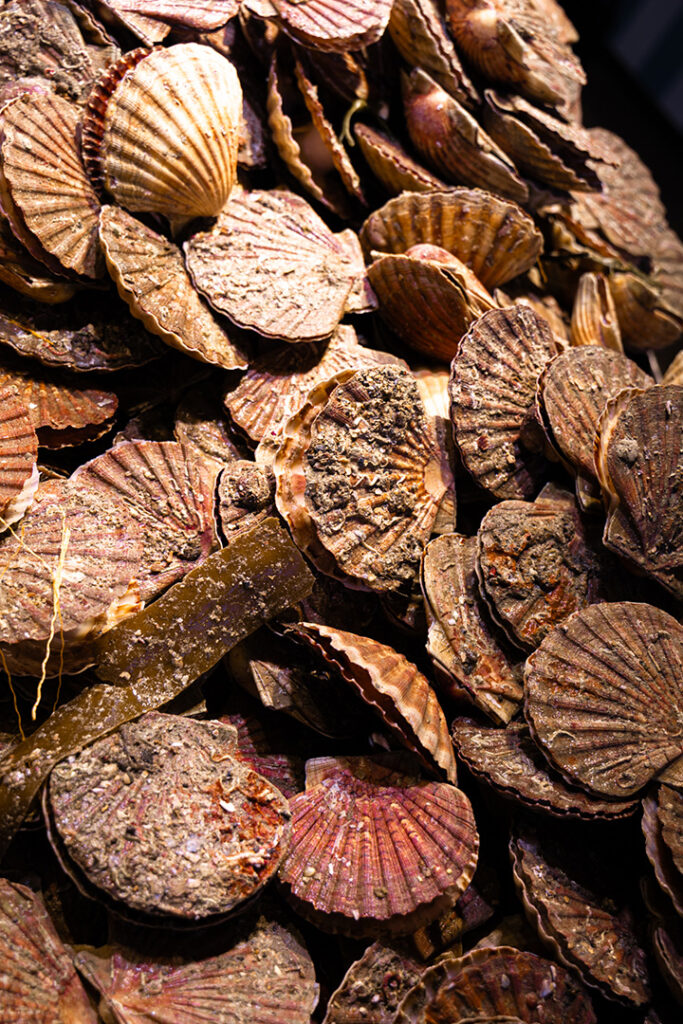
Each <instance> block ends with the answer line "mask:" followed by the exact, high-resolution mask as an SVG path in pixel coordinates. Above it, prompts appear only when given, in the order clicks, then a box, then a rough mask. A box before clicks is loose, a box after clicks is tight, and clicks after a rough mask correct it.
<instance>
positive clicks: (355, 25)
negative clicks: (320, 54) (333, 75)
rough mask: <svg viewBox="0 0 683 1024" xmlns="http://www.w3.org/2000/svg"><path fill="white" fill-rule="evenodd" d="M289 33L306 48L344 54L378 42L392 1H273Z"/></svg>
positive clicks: (280, 19)
mask: <svg viewBox="0 0 683 1024" xmlns="http://www.w3.org/2000/svg"><path fill="white" fill-rule="evenodd" d="M272 5H273V7H274V8H275V10H276V12H277V16H278V20H279V23H280V25H281V26H282V28H283V29H284V30H285V32H286V33H287V34H288V35H290V36H291V37H292V38H293V39H296V40H297V42H300V43H303V44H304V46H310V47H313V48H314V49H316V50H332V51H334V52H337V53H344V52H346V51H347V50H358V49H360V48H361V47H363V46H369V45H370V44H371V43H376V42H377V40H378V39H379V38H380V36H381V35H382V33H383V32H384V30H385V28H386V27H387V22H388V21H389V15H390V14H391V5H392V0H272Z"/></svg>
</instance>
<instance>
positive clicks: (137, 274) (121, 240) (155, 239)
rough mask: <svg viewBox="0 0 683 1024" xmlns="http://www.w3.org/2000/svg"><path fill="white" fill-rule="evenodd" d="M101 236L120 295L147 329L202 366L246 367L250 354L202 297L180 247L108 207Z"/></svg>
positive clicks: (115, 208) (120, 210)
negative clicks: (197, 360) (237, 343)
mask: <svg viewBox="0 0 683 1024" xmlns="http://www.w3.org/2000/svg"><path fill="white" fill-rule="evenodd" d="M100 238H101V240H102V246H103V248H104V253H105V257H106V261H107V269H108V270H109V273H110V274H111V276H112V278H113V279H114V281H115V282H116V287H117V289H118V292H119V295H120V296H121V298H122V299H123V300H124V302H126V303H127V305H128V308H129V309H130V311H131V313H132V314H133V316H134V317H137V319H138V320H141V321H142V323H143V324H144V325H145V327H146V328H147V330H148V331H151V332H152V334H156V335H158V336H159V337H160V338H163V340H164V341H165V342H166V343H167V344H169V345H172V346H173V348H177V349H179V350H180V351H181V352H185V353H186V354H187V355H190V356H193V357H194V358H195V359H200V360H201V361H202V362H206V363H212V364H214V365H217V366H221V367H222V368H223V369H225V370H233V369H236V368H238V369H244V367H245V366H246V359H245V356H244V355H243V353H242V352H240V349H239V347H238V346H237V345H236V344H235V343H234V342H233V341H232V340H231V339H230V337H229V335H228V332H227V331H226V330H225V329H224V328H223V327H222V326H221V325H220V324H219V323H218V322H217V320H216V319H215V317H214V316H213V314H212V313H211V310H210V309H209V308H208V306H207V305H206V304H205V302H204V301H203V300H202V299H201V298H200V297H199V295H198V294H197V292H196V290H195V288H194V286H193V284H192V281H191V280H190V276H189V274H188V273H187V270H186V269H185V263H184V261H183V254H182V252H181V250H180V249H179V248H178V246H176V245H174V244H173V243H172V242H169V241H168V240H167V239H166V238H164V237H163V235H159V234H157V232H156V231H152V229H151V228H148V227H147V226H146V225H144V224H142V223H141V222H140V221H139V220H136V218H135V217H132V216H131V215H130V214H129V213H126V211H125V210H122V209H120V208H119V207H116V206H105V207H104V208H103V210H102V214H101V217H100Z"/></svg>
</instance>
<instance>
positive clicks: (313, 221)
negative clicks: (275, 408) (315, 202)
mask: <svg viewBox="0 0 683 1024" xmlns="http://www.w3.org/2000/svg"><path fill="white" fill-rule="evenodd" d="M185 258H186V262H187V267H188V270H189V272H190V274H191V276H192V280H193V281H194V283H195V285H196V287H197V288H198V289H199V291H200V292H201V293H202V294H203V295H204V296H205V297H206V298H207V299H208V300H209V302H210V303H211V305H212V306H214V307H215V308H216V309H217V310H218V311H219V312H221V313H225V314H226V315H227V316H229V317H230V319H231V320H232V321H233V322H234V323H236V324H238V325H239V326H240V327H249V328H251V329H252V330H255V331H258V332H259V334H263V335H265V336H266V337H271V338H282V339H283V340H284V341H294V342H296V341H317V340H320V339H322V338H327V337H328V336H329V335H330V334H332V332H333V331H334V329H335V328H336V326H337V324H338V323H339V321H340V319H341V317H342V316H343V314H344V309H345V307H346V302H347V299H348V297H349V293H350V292H351V289H352V287H353V285H354V282H355V280H356V279H357V278H358V276H359V275H362V274H363V272H364V266H363V257H362V254H361V251H360V245H359V243H358V241H357V239H356V236H355V235H353V233H352V232H349V231H346V232H342V233H341V234H337V235H335V234H333V233H332V232H331V231H330V229H329V228H328V227H327V225H326V224H325V223H324V221H322V220H321V219H320V217H319V216H318V215H317V213H315V212H314V211H313V209H312V208H311V207H310V206H309V205H308V203H307V202H306V201H305V200H304V199H301V198H300V197H299V196H296V195H294V194H293V193H292V192H286V191H284V190H278V191H272V192H265V191H263V192H261V191H252V192H241V193H239V194H237V195H235V196H233V197H232V198H231V200H230V202H229V203H228V205H227V206H226V208H225V209H224V210H223V212H222V214H221V215H220V217H219V218H218V222H217V223H216V226H215V227H214V228H213V230H212V231H209V232H203V233H200V234H197V235H195V236H194V237H193V238H191V239H190V241H189V242H186V243H185Z"/></svg>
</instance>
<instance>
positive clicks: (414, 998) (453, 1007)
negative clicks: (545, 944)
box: [394, 946, 597, 1024]
mask: <svg viewBox="0 0 683 1024" xmlns="http://www.w3.org/2000/svg"><path fill="white" fill-rule="evenodd" d="M477 1013H479V1014H480V1015H483V1016H484V1019H485V1020H492V1021H493V1020H496V1018H497V1017H498V1016H502V1017H503V1019H505V1017H512V1019H513V1020H517V1019H518V1020H520V1021H524V1022H529V1024H531V1022H534V1021H543V1024H568V1022H569V1021H571V1022H572V1024H597V1017H596V1016H595V1013H594V1012H593V1007H592V1006H591V1002H590V999H589V997H588V995H587V993H586V992H585V990H584V988H583V986H582V985H581V983H580V982H579V981H577V980H576V978H575V977H574V975H573V974H570V973H569V972H568V971H565V970H564V968H562V967H558V966H557V964H555V963H553V962H552V961H550V960H545V959H543V958H542V957H540V956H536V955H535V954H534V953H522V952H520V951H519V950H518V949H512V948H511V947H508V946H492V947H490V948H486V949H475V950H472V951H471V952H470V953H467V954H466V955H465V956H462V957H448V958H445V959H444V960H442V961H441V962H440V963H437V964H435V965H434V966H433V967H429V968H427V970H426V971H425V972H424V974H423V975H422V978H421V979H420V981H419V982H418V983H417V985H416V986H415V988H413V989H411V991H410V992H409V993H408V994H407V995H406V996H405V998H404V999H403V1001H402V1003H401V1005H400V1006H399V1009H398V1013H397V1014H396V1017H395V1021H394V1024H427V1022H429V1024H452V1022H453V1021H463V1020H467V1018H468V1017H472V1016H474V1017H475V1019H476V1015H477Z"/></svg>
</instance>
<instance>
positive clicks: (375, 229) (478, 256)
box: [360, 188, 543, 289]
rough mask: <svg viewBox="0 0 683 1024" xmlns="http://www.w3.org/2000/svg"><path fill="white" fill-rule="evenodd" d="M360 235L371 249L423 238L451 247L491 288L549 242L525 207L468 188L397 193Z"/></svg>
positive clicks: (398, 249)
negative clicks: (544, 238)
mask: <svg viewBox="0 0 683 1024" xmlns="http://www.w3.org/2000/svg"><path fill="white" fill-rule="evenodd" d="M360 240H361V244H362V246H363V248H364V250H365V251H366V252H368V253H372V252H373V251H374V250H377V251H379V252H392V253H402V252H405V251H406V250H407V249H409V248H411V247H412V246H413V245H419V244H428V245H436V246H439V247H440V248H441V249H447V250H448V251H449V252H450V253H452V255H453V256H457V257H458V259H459V260H461V261H462V262H463V263H464V264H465V265H466V266H467V267H469V269H470V270H471V271H472V273H473V274H475V275H476V277H477V278H478V280H479V281H481V283H482V284H483V285H484V287H485V288H489V289H493V288H496V287H498V285H501V284H505V282H506V281H509V280H510V279H511V278H513V277H517V276H518V275H519V274H523V273H524V272H525V271H527V270H529V268H530V267H532V266H533V264H534V263H535V262H536V260H537V258H538V256H539V255H540V253H541V250H542V248H543V240H542V238H541V235H540V233H539V232H538V231H537V229H536V228H535V227H534V223H533V221H532V219H531V218H530V217H529V216H528V214H526V213H525V212H524V211H523V210H522V209H521V207H519V206H517V205H516V204H515V203H512V202H510V201H509V200H505V199H501V198H499V197H498V196H494V195H492V194H491V193H489V192H483V191H481V190H480V189H468V188H453V189H448V190H447V191H441V192H438V191H432V192H428V193H421V194H420V193H410V192H408V193H404V194H403V195H400V196H398V197H397V198H395V199H391V200H389V202H388V203H385V204H384V206H382V207H381V208H380V209H379V210H376V211H375V212H374V213H372V214H370V216H369V217H368V219H367V220H366V221H365V224H364V225H363V228H362V230H361V233H360Z"/></svg>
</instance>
